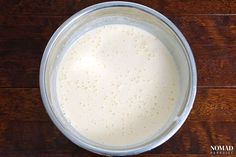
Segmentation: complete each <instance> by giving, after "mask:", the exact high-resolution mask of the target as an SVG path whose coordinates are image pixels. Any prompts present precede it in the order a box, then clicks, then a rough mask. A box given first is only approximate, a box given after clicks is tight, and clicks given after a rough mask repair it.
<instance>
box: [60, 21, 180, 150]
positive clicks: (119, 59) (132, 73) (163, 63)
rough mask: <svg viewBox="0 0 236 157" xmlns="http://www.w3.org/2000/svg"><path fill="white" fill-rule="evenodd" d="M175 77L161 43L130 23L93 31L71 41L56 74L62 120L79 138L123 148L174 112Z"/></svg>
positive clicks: (151, 131)
mask: <svg viewBox="0 0 236 157" xmlns="http://www.w3.org/2000/svg"><path fill="white" fill-rule="evenodd" d="M178 79H179V76H178V74H177V69H176V65H175V63H174V60H173V58H172V56H171V55H170V53H169V52H168V50H167V48H166V47H165V46H164V45H163V43H162V42H161V41H160V40H159V39H158V38H156V37H155V36H153V35H152V34H150V33H149V32H147V31H145V30H143V29H140V28H138V27H135V26H129V25H122V24H113V25H106V26H102V27H98V28H96V29H93V30H91V31H89V32H87V33H85V34H84V35H82V36H81V37H80V38H78V40H77V41H75V42H74V44H73V45H72V46H71V47H70V48H69V49H68V51H67V52H66V54H65V56H64V57H63V59H62V61H61V63H60V66H59V70H58V74H57V95H58V99H59V103H60V106H61V109H62V111H63V113H64V114H65V117H66V119H67V120H68V121H69V122H70V123H71V125H72V126H73V127H74V128H75V129H76V130H77V131H78V132H79V133H80V134H81V135H83V136H84V137H86V138H88V139H90V140H92V141H94V142H97V143H100V144H105V145H111V146H124V145H130V144H135V143H138V142H141V141H144V140H145V139H147V138H150V137H151V136H153V135H154V134H156V133H157V132H158V130H160V129H161V128H162V127H163V125H164V124H165V123H166V122H167V120H168V118H169V117H170V116H171V114H172V113H173V111H174V107H175V102H176V97H177V91H178V88H179V85H178Z"/></svg>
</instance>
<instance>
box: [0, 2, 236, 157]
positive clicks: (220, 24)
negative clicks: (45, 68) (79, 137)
mask: <svg viewBox="0 0 236 157" xmlns="http://www.w3.org/2000/svg"><path fill="white" fill-rule="evenodd" d="M98 2H101V0H60V1H59V0H51V1H49V0H42V1H41V0H38V1H34V0H14V1H9V0H0V156H1V157H8V156H9V157H14V156H20V157H23V156H46V157H62V156H63V157H64V156H66V157H70V156H76V157H77V156H78V157H80V156H96V155H95V154H93V153H90V152H88V151H86V150H84V149H81V148H79V147H77V146H76V145H74V144H73V143H72V142H70V141H69V140H68V139H66V138H65V137H64V136H63V135H62V134H61V133H60V132H59V131H58V129H57V128H56V127H55V126H54V125H53V123H52V122H51V120H50V119H49V117H48V115H47V113H46V112H45V109H44V106H43V104H42V101H41V98H40V93H39V83H38V82H39V80H38V77H39V65H40V60H41V57H42V54H43V51H44V48H45V46H46V44H47V42H48V40H49V38H50V36H51V35H52V34H53V32H54V31H55V30H56V28H57V27H58V26H60V25H61V24H62V22H63V21H65V20H66V19H67V18H68V17H70V16H71V15H72V14H74V13H76V12H77V11H79V10H81V9H83V8H85V7H87V6H89V5H92V4H95V3H98ZM135 2H138V3H141V4H144V5H147V6H149V7H151V8H153V9H155V10H157V11H159V12H160V13H162V14H164V15H165V16H167V17H168V18H169V19H170V20H172V21H173V22H174V23H175V24H176V26H177V27H178V28H179V29H180V30H181V31H182V32H183V34H184V35H185V37H186V38H187V40H188V41H189V44H190V45H191V47H192V50H193V53H194V56H195V59H196V63H197V69H198V91H197V97H196V101H195V103H194V107H193V110H192V111H191V114H190V116H189V117H188V119H187V121H186V122H185V123H184V125H183V126H182V127H181V129H180V130H179V131H178V132H177V133H176V134H175V135H174V136H173V137H172V138H171V139H170V140H169V141H167V142H166V143H164V144H163V145H161V146H160V147H158V148H156V149H154V150H152V151H149V152H147V153H145V154H142V155H140V156H146V157H154V156H165V155H168V156H196V155H197V154H199V155H200V156H208V155H210V153H211V147H210V146H211V145H234V152H233V153H234V154H236V153H235V152H236V148H235V147H236V146H235V143H236V1H235V0H231V1H230V0H229V1H225V0H221V1H217V0H211V1H203V0H200V1H199V0H192V1H191V0H189V1H177V0H172V1H162V0H159V1H154V0H136V1H135ZM220 156H221V155H220ZM228 156H230V155H228ZM231 156H232V155H231Z"/></svg>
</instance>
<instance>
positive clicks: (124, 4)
mask: <svg viewBox="0 0 236 157" xmlns="http://www.w3.org/2000/svg"><path fill="white" fill-rule="evenodd" d="M107 7H131V8H136V9H138V10H141V11H144V12H146V13H148V14H151V15H153V16H155V17H156V18H158V19H160V20H161V21H162V22H164V23H165V24H166V25H167V26H168V27H169V28H170V29H172V31H173V32H174V33H175V34H176V36H177V37H178V38H179V40H180V41H181V42H182V44H183V47H184V48H185V50H186V54H185V55H186V57H187V59H188V64H189V66H190V67H189V68H190V81H191V82H190V86H189V93H188V97H187V103H186V106H185V108H184V111H183V114H181V116H180V117H179V118H178V124H176V125H175V126H174V127H173V128H172V129H171V130H170V131H169V132H168V133H167V134H166V135H165V136H163V137H161V138H160V140H155V141H153V142H150V143H148V144H146V145H142V146H140V147H135V148H131V149H127V150H111V149H105V148H99V147H96V146H93V145H90V144H88V143H85V142H83V141H80V140H78V138H75V137H74V136H73V135H71V134H70V133H69V132H68V131H67V130H66V128H64V127H63V126H62V124H61V123H60V122H59V120H58V119H57V117H56V115H55V114H54V113H53V111H52V108H51V107H50V103H49V100H48V98H47V93H46V88H45V80H44V79H45V71H46V66H47V60H48V56H49V54H50V50H51V49H52V47H53V45H54V43H55V42H56V39H57V38H58V37H59V35H60V34H61V33H62V32H63V31H64V29H65V28H66V27H67V26H69V25H70V24H71V23H73V21H75V20H76V19H78V18H80V17H81V16H83V15H85V14H87V13H90V12H93V11H95V10H98V9H103V8H107ZM39 87H40V93H41V98H42V101H43V104H44V107H45V109H46V111H47V113H48V115H49V117H50V118H51V120H52V121H53V123H54V124H55V125H56V127H57V128H58V129H59V130H60V131H61V132H62V133H63V134H64V135H65V136H66V137H67V138H68V139H69V140H70V141H72V142H73V143H74V144H76V145H78V146H80V147H82V148H84V149H86V150H89V151H91V152H94V153H97V154H102V155H112V156H126V155H135V154H140V153H143V152H146V151H148V150H151V149H153V148H156V147H157V146H159V145H161V144H163V143H164V142H166V141H167V140H168V139H169V138H171V137H172V136H173V135H174V134H175V133H176V132H177V131H178V130H179V128H180V127H181V126H182V125H183V123H184V122H185V120H186V119H187V117H188V115H189V113H190V111H191V109H192V106H193V102H194V99H195V96H196V91H197V70H196V64H195V61H194V57H193V54H192V50H191V48H190V46H189V44H188V42H187V40H186V39H185V37H184V36H183V34H182V33H181V32H180V30H179V29H178V28H177V27H176V26H175V25H174V24H173V23H172V22H171V21H170V20H169V19H168V18H166V17H165V16H164V15H162V14H161V13H159V12H157V11H156V10H154V9H151V8H149V7H147V6H144V5H141V4H138V3H133V2H124V1H112V2H103V3H98V4H95V5H92V6H89V7H87V8H85V9H82V10H81V11H79V12H77V13H75V14H74V15H72V16H71V17H70V18H68V19H67V20H66V21H65V22H64V23H63V24H62V25H61V26H60V27H59V28H58V29H57V30H56V31H55V32H54V34H53V35H52V37H51V38H50V40H49V42H48V44H47V46H46V48H45V50H44V53H43V57H42V60H41V64H40V73H39Z"/></svg>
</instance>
